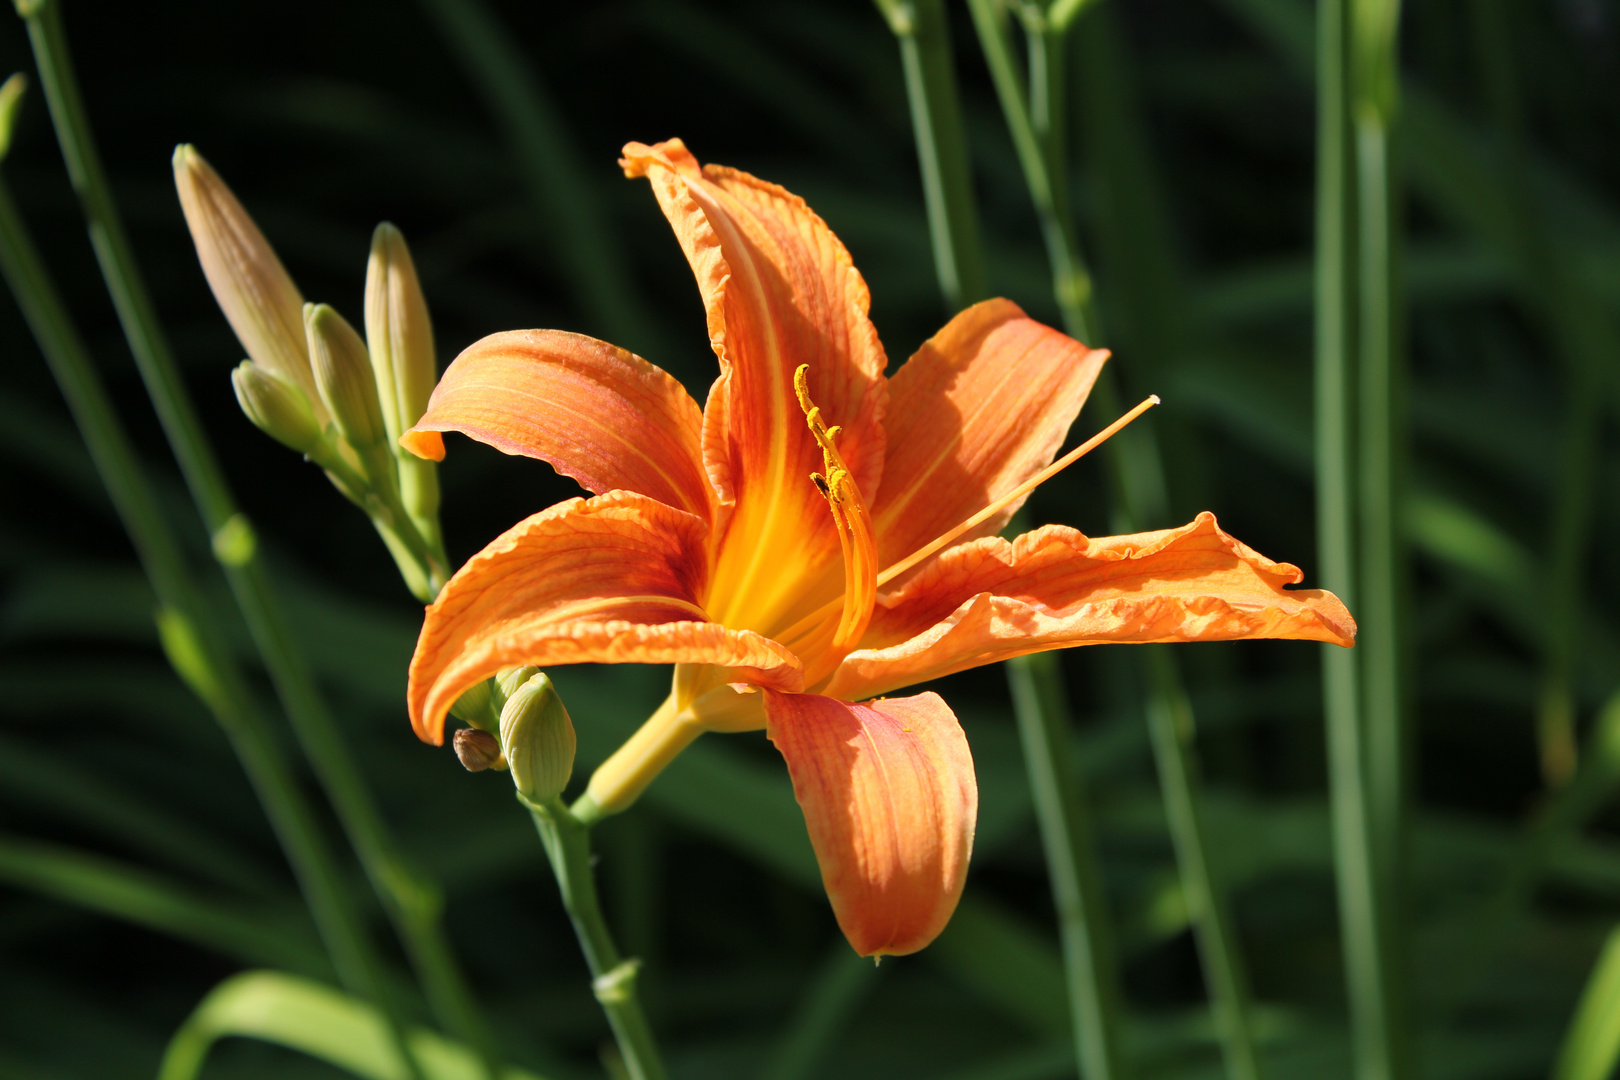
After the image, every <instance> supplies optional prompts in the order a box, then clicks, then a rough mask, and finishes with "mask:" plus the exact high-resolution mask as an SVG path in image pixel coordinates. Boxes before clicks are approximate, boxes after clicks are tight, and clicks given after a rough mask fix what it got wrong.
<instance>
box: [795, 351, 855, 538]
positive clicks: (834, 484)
mask: <svg viewBox="0 0 1620 1080" xmlns="http://www.w3.org/2000/svg"><path fill="white" fill-rule="evenodd" d="M793 392H794V393H795V394H797V395H798V397H799V408H801V409H803V410H804V422H805V424H806V425H807V426H808V427H809V428H810V434H811V435H814V436H815V439H816V444H817V445H818V446H820V447H821V467H822V468H823V469H825V470H826V472H825V473H811V474H810V480H811V482H812V483H814V484H815V485H816V487H817V488H818V489H820V491H821V493H822V494H823V495H825V496H827V498H828V499H829V500H830V501H831V502H832V503H833V505H834V506H835V507H836V506H839V505H842V504H844V503H848V502H850V501H851V500H852V499H853V498H854V496H853V495H852V494H851V489H852V487H853V482H852V481H851V479H850V473H849V467H848V466H846V465H845V464H844V459H843V458H842V457H840V456H839V454H838V446H837V444H835V443H834V442H833V440H834V439H836V438H838V433H839V432H840V431H843V430H844V429H843V427H842V426H834V427H830V428H829V427H828V426H827V424H826V422H825V421H823V420H822V419H821V409H820V408H818V407H817V405H816V403H815V402H813V401H811V400H810V365H809V364H800V365H799V368H798V370H797V371H795V372H794V373H793Z"/></svg>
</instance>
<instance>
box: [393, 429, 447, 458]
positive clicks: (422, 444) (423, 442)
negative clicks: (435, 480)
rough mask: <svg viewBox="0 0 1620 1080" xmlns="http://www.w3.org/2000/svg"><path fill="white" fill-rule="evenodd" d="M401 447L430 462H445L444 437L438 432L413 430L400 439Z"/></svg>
mask: <svg viewBox="0 0 1620 1080" xmlns="http://www.w3.org/2000/svg"><path fill="white" fill-rule="evenodd" d="M399 445H401V446H403V447H404V448H405V449H407V450H409V451H410V452H411V453H413V454H415V455H416V456H417V457H419V458H426V459H427V460H428V461H443V460H444V436H443V435H441V434H439V433H438V432H437V431H423V430H421V429H420V428H412V429H411V430H409V431H407V432H406V433H405V434H403V435H401V436H400V437H399Z"/></svg>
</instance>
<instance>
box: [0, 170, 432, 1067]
mask: <svg viewBox="0 0 1620 1080" xmlns="http://www.w3.org/2000/svg"><path fill="white" fill-rule="evenodd" d="M0 269H3V270H4V273H5V277H6V283H7V284H8V285H9V286H10V288H11V291H12V294H13V295H14V296H15V297H16V298H17V302H18V305H19V306H20V307H21V308H22V310H23V315H24V317H25V318H26V319H27V320H28V325H29V328H30V329H31V330H32V331H33V333H34V337H35V339H36V340H37V341H38V342H39V346H40V350H41V351H42V352H43V353H44V354H45V360H46V362H47V363H48V364H49V366H50V369H51V374H52V375H53V376H54V377H55V379H56V383H57V386H58V387H60V389H61V391H62V396H63V397H65V398H66V399H67V403H68V407H69V409H70V410H71V411H72V413H73V419H74V421H75V423H76V424H77V425H78V428H79V433H80V435H81V436H82V437H83V438H84V441H85V445H86V446H87V447H88V448H89V450H90V456H91V459H92V460H93V461H94V462H95V465H96V470H97V472H98V473H100V475H101V481H102V483H103V485H105V487H106V488H107V493H108V494H109V495H110V496H111V497H112V501H113V504H114V506H115V507H116V508H117V511H118V516H119V519H120V520H121V521H122V522H123V525H124V530H125V532H127V533H128V534H129V538H130V541H131V542H132V543H133V544H134V546H135V551H136V555H137V556H138V557H139V558H140V561H141V566H142V568H143V569H144V570H145V571H146V575H147V578H148V579H149V580H150V581H151V583H152V589H153V591H154V592H155V593H157V597H158V601H159V602H160V603H161V604H162V605H163V611H164V619H165V620H166V621H167V623H168V625H169V627H171V628H175V627H177V626H183V627H184V628H185V629H183V630H180V631H179V632H178V635H177V634H176V631H175V630H174V629H171V631H170V635H168V636H170V637H171V640H172V639H173V638H174V637H176V636H182V635H183V646H184V650H185V651H184V654H183V655H182V653H181V652H180V647H179V646H180V645H181V642H178V641H176V642H174V643H173V644H171V647H170V649H169V652H170V656H171V660H173V661H175V664H176V670H177V672H179V673H180V674H181V676H182V678H184V679H185V681H186V682H187V683H188V684H189V685H190V686H191V687H192V689H194V690H196V691H197V692H198V695H199V696H200V697H201V698H202V699H203V702H204V704H206V705H207V707H208V709H209V711H210V712H211V713H212V714H213V716H214V719H215V721H216V722H217V723H218V724H219V726H220V728H221V729H222V730H223V731H224V732H225V734H226V737H227V738H229V739H230V741H231V746H232V748H233V749H234V750H235V752H236V756H237V758H238V760H240V761H241V763H242V767H243V769H244V771H246V773H247V775H248V780H249V782H250V783H252V785H253V789H254V792H255V793H256V794H257V796H258V798H259V802H260V804H261V805H263V807H264V809H265V814H266V816H268V817H269V819H270V824H271V827H272V828H273V829H274V830H275V833H276V838H277V839H278V840H279V841H280V843H281V846H282V850H283V851H285V852H286V854H287V860H288V862H289V863H290V864H291V865H292V868H293V872H294V873H295V874H296V875H297V877H298V883H299V886H300V888H301V889H302V891H303V894H304V899H305V902H306V903H307V904H308V905H309V910H310V914H311V915H312V916H313V917H314V919H315V925H316V927H317V928H318V929H319V931H320V934H321V939H322V941H323V943H324V944H325V946H326V950H327V952H328V953H329V954H330V955H331V958H332V965H333V967H334V968H336V970H337V973H338V978H339V980H340V981H341V982H342V983H343V985H344V986H345V987H346V988H347V989H348V990H349V991H350V992H351V993H354V994H356V995H358V996H361V997H364V998H367V999H369V1000H371V1001H373V1002H375V1003H376V1004H377V1005H378V1007H379V1008H380V1009H381V1010H382V1011H383V1013H384V1015H385V1016H386V1017H387V1018H388V1022H389V1027H390V1030H391V1032H392V1034H393V1037H394V1040H395V1041H396V1042H397V1043H398V1044H399V1047H400V1050H401V1054H402V1056H403V1058H404V1060H406V1061H407V1062H412V1063H413V1068H414V1058H412V1057H411V1056H410V1054H409V1053H408V1052H406V1050H405V1041H404V1032H405V1024H404V1020H403V1016H402V1014H401V1011H400V1009H399V1007H398V1003H397V1001H396V999H395V995H393V994H391V993H389V991H388V987H387V985H386V983H385V981H384V979H383V977H382V964H381V961H380V960H379V958H378V957H377V955H376V953H375V950H374V949H373V948H372V946H371V944H370V943H369V941H368V940H367V938H366V935H365V931H364V929H363V928H362V926H361V921H360V915H359V912H358V910H357V909H356V906H355V903H354V900H353V899H352V898H351V897H350V896H349V895H348V893H347V891H346V890H345V888H344V886H343V884H342V874H341V873H340V872H339V870H338V867H337V864H336V862H335V861H334V859H333V856H332V852H331V850H330V849H329V848H328V847H327V845H326V841H325V839H324V838H323V837H322V835H321V830H320V828H319V827H318V825H317V824H316V820H315V814H314V811H313V809H312V808H311V807H310V805H309V803H308V801H306V799H305V798H304V795H303V793H302V791H301V790H300V788H299V786H298V782H297V780H296V779H295V778H294V776H293V773H292V770H291V768H290V767H289V765H288V763H287V761H286V759H285V758H283V757H282V754H281V750H280V747H279V745H278V743H277V740H276V737H275V734H274V733H273V732H272V731H271V727H270V721H269V720H268V718H266V717H265V716H264V714H263V713H261V712H260V711H259V709H258V707H257V706H256V705H255V703H254V701H253V697H252V694H251V693H250V692H249V690H248V687H247V683H246V681H245V680H244V678H243V676H242V672H241V671H240V670H239V669H238V668H237V666H236V664H235V662H234V661H233V660H232V659H231V657H230V655H229V654H228V653H227V652H225V651H224V650H223V649H222V648H221V646H220V643H221V642H222V641H225V640H226V638H227V635H226V634H225V632H224V630H223V629H222V628H220V627H219V626H217V625H215V619H214V616H213V613H212V612H211V611H210V609H209V608H208V606H207V605H205V604H204V603H202V601H201V597H200V594H199V592H198V589H197V585H196V583H195V582H194V581H193V580H192V579H191V577H190V575H189V573H188V571H187V570H186V566H185V560H184V558H183V557H182V555H181V553H180V547H179V544H178V542H177V541H176V539H175V537H174V533H173V532H172V531H171V530H170V528H169V525H168V523H167V522H166V521H165V520H164V518H163V513H162V511H161V510H159V508H158V505H157V500H156V498H155V496H154V495H153V493H152V489H151V485H150V483H149V482H148V480H147V478H146V475H145V474H144V473H143V472H142V471H141V467H140V457H139V455H138V454H137V453H136V451H135V448H134V446H133V445H132V444H131V443H130V441H129V436H128V435H127V434H126V433H125V431H124V427H123V424H122V423H121V422H120V421H119V419H118V416H117V413H116V412H115V411H114V409H113V406H112V401H111V398H110V397H109V396H108V394H107V390H106V387H105V386H103V384H102V382H101V379H100V377H99V376H98V375H97V374H96V371H95V366H94V365H93V364H92V362H91V360H90V354H89V352H88V350H87V349H86V348H85V347H84V343H83V341H82V340H81V339H80V337H79V335H78V332H77V331H76V330H75V329H74V327H73V323H72V320H71V319H70V318H69V316H68V314H67V308H66V306H65V305H64V304H63V303H62V300H61V297H60V295H59V294H58V293H57V291H56V288H55V285H54V284H53V283H52V281H51V279H50V277H49V275H48V273H47V272H46V270H45V266H44V263H43V262H42V261H41V260H40V257H39V252H38V249H37V248H36V247H35V245H34V243H33V241H32V239H31V238H30V237H29V236H28V233H27V230H26V228H25V227H24V225H23V223H22V219H21V218H20V216H19V215H18V214H17V209H16V206H15V204H14V203H13V202H12V199H11V193H10V190H9V188H8V187H7V186H6V185H5V184H4V182H3V181H0ZM177 620H178V621H177Z"/></svg>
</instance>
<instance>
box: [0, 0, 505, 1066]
mask: <svg viewBox="0 0 1620 1080" xmlns="http://www.w3.org/2000/svg"><path fill="white" fill-rule="evenodd" d="M18 11H19V13H20V14H22V15H23V17H24V19H25V20H26V22H27V24H28V33H29V39H30V41H31V43H32V45H33V49H34V56H35V60H36V62H37V64H38V68H39V76H40V83H41V85H42V87H43V89H44V91H45V96H46V100H47V101H48V103H49V105H50V111H51V118H52V121H53V122H54V124H55V126H56V134H57V140H58V142H59V144H60V145H61V148H62V155H63V157H64V158H65V159H66V162H67V167H68V172H69V175H70V176H71V178H72V181H73V186H74V190H75V191H77V193H78V195H79V199H80V202H81V204H82V206H83V209H84V213H85V217H86V219H87V221H88V224H89V229H90V238H91V243H92V245H93V247H94V248H95V253H96V259H97V261H98V262H99V263H100V265H101V271H102V276H103V277H104V279H105V280H106V283H107V287H108V290H109V291H110V292H111V294H112V298H113V303H114V306H115V307H116V309H117V312H118V318H119V322H120V323H121V324H122V326H123V328H124V334H125V337H126V338H127V339H128V340H129V344H130V348H131V351H132V352H133V353H134V355H135V361H136V366H137V367H138V369H139V370H140V374H141V379H142V381H143V382H144V383H145V384H146V389H147V393H148V394H149V395H150V397H151V399H152V403H153V406H154V407H155V409H156V410H157V413H158V418H159V420H160V422H161V423H162V426H163V430H164V434H165V435H166V436H167V437H168V440H169V445H170V447H171V449H172V450H173V451H174V455H175V458H176V460H177V461H178V462H179V464H180V469H181V472H182V473H183V474H184V476H185V480H186V484H187V487H188V488H189V489H190V491H191V495H192V499H193V500H194V501H195V503H196V505H197V509H198V512H199V514H200V515H201V517H202V519H203V523H204V525H205V526H206V527H207V529H208V532H209V534H210V535H211V536H213V537H214V538H215V545H214V547H215V554H216V557H217V558H218V559H219V562H220V564H221V566H222V567H223V569H224V571H225V574H226V577H227V578H228V579H229V581H230V585H231V591H232V593H233V594H234V595H235V597H236V601H237V604H238V606H239V607H240V608H241V610H242V614H243V616H244V617H245V619H246V621H247V624H248V628H249V631H250V632H251V634H252V637H253V640H254V644H255V645H256V646H257V647H258V650H259V653H260V655H261V657H262V658H263V660H264V664H265V667H266V669H267V670H268V672H269V674H270V679H271V682H272V684H273V685H274V687H275V690H276V694H277V696H278V697H279V698H280V700H281V702H282V705H283V707H284V708H285V710H286V713H287V716H288V719H289V720H290V721H291V722H292V726H293V730H294V732H295V734H296V735H297V737H298V742H299V745H300V746H301V748H302V749H303V751H304V754H305V756H306V757H307V758H308V759H309V761H310V763H311V764H312V765H313V766H314V769H315V773H316V776H317V778H318V779H319V781H320V783H321V786H322V789H323V790H324V791H325V793H326V796H327V798H328V799H329V800H330V801H331V803H332V806H333V808H334V809H335V810H336V812H337V815H338V818H339V820H340V822H341V823H342V825H343V828H344V832H345V834H346V835H347V837H348V839H349V842H350V844H351V845H352V846H353V848H354V850H355V853H356V854H357V855H358V856H359V858H360V861H361V864H362V866H363V867H364V868H365V871H366V875H367V877H368V878H369V879H370V881H371V884H372V887H373V889H374V890H375V891H376V893H377V895H378V897H379V899H380V900H381V901H382V905H383V908H384V910H385V911H387V913H388V915H389V917H390V919H391V921H392V922H393V924H394V927H395V930H396V932H397V933H398V934H399V936H400V939H401V941H402V942H403V943H404V945H405V949H406V952H407V953H408V954H409V956H410V959H411V963H412V966H413V967H414V968H415V970H416V972H417V975H418V977H419V978H420V979H421V981H422V985H423V988H424V990H425V992H426V993H427V996H428V999H429V1002H430V1004H431V1005H432V1006H433V1008H434V1011H435V1013H436V1014H437V1015H438V1017H439V1019H440V1022H441V1023H443V1024H444V1025H445V1027H446V1028H447V1029H448V1030H450V1031H451V1032H453V1033H454V1034H456V1035H457V1036H459V1037H461V1038H462V1039H464V1040H466V1041H467V1042H468V1043H469V1044H471V1045H472V1046H474V1047H477V1048H479V1051H480V1053H481V1054H482V1056H483V1058H484V1060H485V1064H486V1066H487V1067H488V1068H489V1069H490V1070H491V1071H492V1073H493V1070H494V1068H495V1061H496V1055H495V1052H494V1041H493V1037H492V1035H491V1033H490V1031H489V1029H488V1027H487V1025H486V1024H485V1022H484V1020H483V1016H482V1014H481V1013H480V1011H479V1009H478V1007H477V1004H476V1002H475V1000H474V998H473V996H472V993H471V991H470V990H469V988H468V987H467V985H466V980H465V978H464V977H463V975H462V974H461V972H460V969H459V967H458V965H457V964H456V962H455V959H454V954H453V953H452V951H451V949H450V946H449V943H448V941H447V940H446V939H445V936H444V929H443V923H442V919H441V908H442V901H441V899H440V897H439V895H438V891H437V888H436V886H434V885H432V884H431V883H429V882H427V881H426V880H424V879H423V878H422V877H421V876H420V874H419V873H417V872H416V871H415V870H414V869H412V868H410V867H408V865H407V863H406V861H405V859H404V858H403V856H402V855H401V853H400V852H399V850H398V847H397V845H396V843H395V842H394V840H393V837H392V836H391V835H389V833H388V830H387V827H386V825H385V824H384V822H383V819H382V815H381V814H380V812H379V811H378V809H377V805H376V803H375V801H374V800H373V798H372V796H371V793H370V791H369V789H368V788H367V787H366V785H365V782H364V780H363V779H362V777H361V775H360V772H359V769H358V768H357V767H356V765H355V762H354V758H353V756H352V755H351V754H350V752H349V750H348V747H347V745H346V744H345V743H344V742H343V741H342V739H341V736H340V733H339V729H338V727H337V725H336V723H335V722H334V719H333V717H332V715H331V713H330V712H329V710H328V708H327V706H326V703H325V701H324V700H323V699H322V698H321V696H320V694H319V691H318V690H317V689H316V686H315V681H314V678H313V676H312V674H311V672H310V669H309V664H308V661H307V659H306V657H305V656H304V655H303V653H302V651H301V650H300V649H299V647H298V645H297V642H296V640H295V638H294V635H293V633H292V631H291V628H290V627H289V626H288V623H287V619H286V616H285V614H284V613H283V612H282V610H281V606H280V603H279V601H278V599H277V595H276V592H275V588H274V586H273V585H272V584H271V582H270V579H269V577H268V575H267V573H266V571H265V567H264V564H263V561H262V559H261V558H260V557H259V554H258V546H257V544H256V543H253V542H252V540H251V537H252V533H251V527H250V526H249V525H248V523H247V519H246V518H245V517H244V516H243V515H242V514H240V513H239V511H238V510H237V508H236V503H235V499H234V497H233V496H232V494H231V491H230V488H229V486H228V485H227V484H226V482H225V477H224V473H223V471H222V470H221V468H220V466H219V462H218V459H217V458H216V457H215V456H214V453H213V449H212V448H211V447H210V446H209V444H208V441H207V437H206V436H205V434H204V433H203V429H202V426H201V424H200V423H199V422H198V419H197V414H196V410H195V409H194V407H193V406H192V403H191V399H190V396H189V395H188V393H187V391H186V389H185V384H184V383H183V381H182V380H181V378H180V374H179V369H178V367H177V365H176V364H175V361H174V356H173V353H172V351H171V350H170V348H169V344H168V341H167V339H166V337H165V335H164V333H163V330H162V327H161V325H160V324H159V322H158V318H157V314H156V311H155V309H154V307H153V305H152V302H151V298H150V297H149V295H148V294H147V291H146V286H145V282H144V281H143V279H142V277H141V275H140V271H139V269H138V267H137V265H136V262H135V258H134V253H133V250H132V249H131V247H130V244H129V240H128V237H127V236H126V235H125V232H124V228H123V224H122V221H121V220H120V218H119V215H118V211H117V208H116V206H115V204H114V202H113V199H112V192H111V188H110V186H109V185H108V183H107V179H106V176H105V173H104V172H103V169H102V166H101V162H100V159H99V155H98V154H97V152H96V147H95V144H94V141H93V139H92V136H91V132H90V125H89V121H88V118H87V116H86V114H85V111H84V106H83V102H82V100H81V97H80V94H79V88H78V83H77V80H76V78H75V76H74V74H73V70H72V64H71V61H70V58H69V53H68V48H67V41H66V37H65V35H64V33H63V30H62V24H61V15H60V12H59V11H58V8H57V5H56V4H55V3H52V2H50V0H32V2H27V0H24V2H20V3H19V4H18ZM231 536H238V537H243V536H245V537H246V538H247V542H245V543H237V544H227V543H224V542H222V541H224V540H225V539H227V538H229V537H231ZM380 1003H381V1004H383V1005H384V1006H386V1004H387V1002H386V1001H381V1002H380Z"/></svg>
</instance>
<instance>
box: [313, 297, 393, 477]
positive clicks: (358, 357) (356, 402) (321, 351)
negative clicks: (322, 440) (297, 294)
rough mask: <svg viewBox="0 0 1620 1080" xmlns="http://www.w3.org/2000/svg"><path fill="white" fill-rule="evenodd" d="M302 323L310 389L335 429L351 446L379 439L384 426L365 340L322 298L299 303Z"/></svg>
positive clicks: (375, 443) (371, 443) (374, 443)
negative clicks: (321, 301) (312, 380)
mask: <svg viewBox="0 0 1620 1080" xmlns="http://www.w3.org/2000/svg"><path fill="white" fill-rule="evenodd" d="M304 329H305V331H306V333H307V334H308V337H309V359H310V366H311V367H312V368H313V369H314V372H315V389H316V390H317V391H319V392H320V395H321V400H322V401H324V402H325V403H326V407H327V409H329V410H330V411H331V413H332V419H333V420H334V421H336V422H337V427H338V431H339V432H341V433H342V435H343V437H344V438H345V439H347V440H348V441H349V445H351V446H353V447H354V448H355V449H356V450H362V449H365V448H367V447H372V446H378V445H381V443H382V441H383V439H384V437H385V436H386V434H387V432H386V430H385V429H384V428H383V421H382V406H381V405H380V404H379V403H378V401H377V384H376V383H375V382H373V381H372V378H371V360H370V358H369V357H367V355H366V343H365V342H363V341H361V340H360V335H359V334H357V333H355V331H354V327H352V326H350V325H349V323H348V321H347V320H346V319H344V318H343V316H341V315H339V314H338V313H337V312H336V311H333V310H332V309H331V308H330V307H328V306H327V305H325V304H305V305H304Z"/></svg>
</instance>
